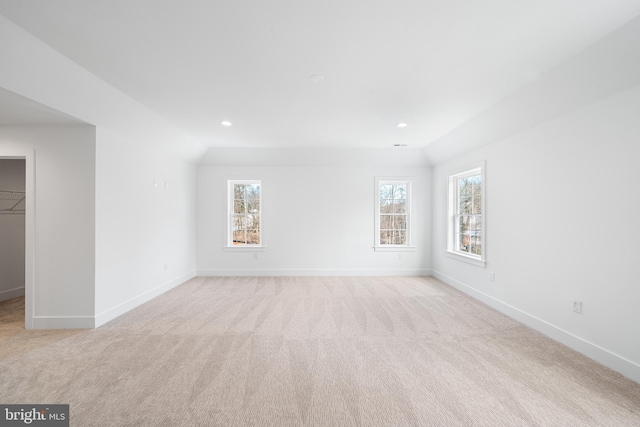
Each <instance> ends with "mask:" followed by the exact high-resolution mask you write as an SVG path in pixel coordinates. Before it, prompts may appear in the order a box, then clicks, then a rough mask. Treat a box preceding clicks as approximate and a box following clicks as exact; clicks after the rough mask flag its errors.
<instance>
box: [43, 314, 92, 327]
mask: <svg viewBox="0 0 640 427" xmlns="http://www.w3.org/2000/svg"><path fill="white" fill-rule="evenodd" d="M95 321H96V319H95V317H93V316H34V318H33V329H93V328H95Z"/></svg>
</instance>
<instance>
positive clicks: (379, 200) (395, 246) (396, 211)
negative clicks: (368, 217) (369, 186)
mask: <svg viewBox="0 0 640 427" xmlns="http://www.w3.org/2000/svg"><path fill="white" fill-rule="evenodd" d="M375 191H376V200H375V213H376V214H375V245H374V248H375V250H377V251H378V250H381V251H384V250H412V249H413V247H412V246H411V181H410V180H408V179H406V178H376V184H375Z"/></svg>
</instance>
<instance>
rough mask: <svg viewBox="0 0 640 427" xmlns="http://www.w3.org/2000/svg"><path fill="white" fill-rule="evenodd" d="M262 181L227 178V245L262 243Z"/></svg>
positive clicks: (244, 245)
mask: <svg viewBox="0 0 640 427" xmlns="http://www.w3.org/2000/svg"><path fill="white" fill-rule="evenodd" d="M261 193H262V181H259V180H229V223H228V225H229V231H228V241H227V246H228V247H237V248H242V247H252V246H253V247H255V246H261V245H262V235H261V231H262V215H261V213H262V212H261V209H262V203H261Z"/></svg>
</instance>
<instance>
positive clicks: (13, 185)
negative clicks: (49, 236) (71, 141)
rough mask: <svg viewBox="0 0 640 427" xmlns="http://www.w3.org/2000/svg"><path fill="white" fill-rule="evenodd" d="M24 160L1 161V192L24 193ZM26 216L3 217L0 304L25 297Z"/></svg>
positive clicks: (0, 239) (0, 252)
mask: <svg viewBox="0 0 640 427" xmlns="http://www.w3.org/2000/svg"><path fill="white" fill-rule="evenodd" d="M25 173H26V165H25V161H24V160H18V159H1V158H0V190H8V191H24V189H25ZM24 226H25V222H24V214H0V301H4V300H7V299H11V298H15V297H19V296H22V295H24V284H25V275H24V265H25V264H24V255H25V228H24Z"/></svg>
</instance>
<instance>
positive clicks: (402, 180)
mask: <svg viewBox="0 0 640 427" xmlns="http://www.w3.org/2000/svg"><path fill="white" fill-rule="evenodd" d="M383 184H404V185H406V186H407V196H406V197H407V199H406V200H407V202H406V203H407V204H406V206H405V209H406V214H407V229H406V234H407V243H406V244H404V245H395V244H391V245H389V244H386V245H383V244H380V186H381V185H383ZM411 187H412V177H376V178H375V190H374V191H375V227H374V228H375V231H374V233H375V234H374V244H373V250H374V251H376V252H413V251H415V250H416V247H415V246H411V243H412V233H411V216H412V212H411V205H412V195H411V190H412V188H411Z"/></svg>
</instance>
